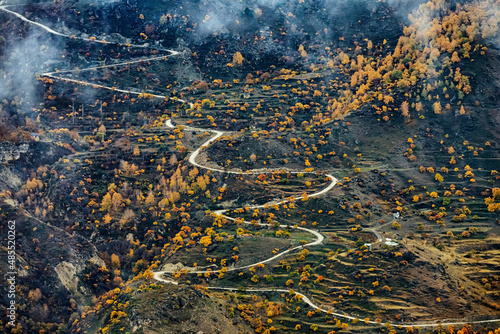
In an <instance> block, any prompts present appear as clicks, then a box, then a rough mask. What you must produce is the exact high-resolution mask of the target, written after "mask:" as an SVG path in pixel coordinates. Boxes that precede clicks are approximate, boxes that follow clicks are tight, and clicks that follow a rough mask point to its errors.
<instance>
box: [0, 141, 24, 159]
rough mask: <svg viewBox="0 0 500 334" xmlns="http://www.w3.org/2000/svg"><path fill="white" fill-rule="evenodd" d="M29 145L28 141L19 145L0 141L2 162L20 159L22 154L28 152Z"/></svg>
mask: <svg viewBox="0 0 500 334" xmlns="http://www.w3.org/2000/svg"><path fill="white" fill-rule="evenodd" d="M29 147H30V146H29V144H28V143H21V144H19V145H16V144H13V143H11V142H2V143H0V163H4V162H9V161H15V160H18V159H19V158H20V157H21V154H23V153H26V152H28V149H29Z"/></svg>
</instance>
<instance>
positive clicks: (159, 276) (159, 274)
mask: <svg viewBox="0 0 500 334" xmlns="http://www.w3.org/2000/svg"><path fill="white" fill-rule="evenodd" d="M0 10H2V11H4V12H7V13H10V14H12V15H15V16H16V17H17V18H19V19H21V20H23V21H25V22H28V23H30V24H33V25H35V26H38V27H40V28H42V29H44V30H46V31H47V32H49V33H51V34H54V35H57V36H61V37H66V38H77V39H80V40H83V41H85V42H93V43H96V42H97V43H99V42H101V43H108V44H114V45H121V44H119V43H112V42H106V41H96V40H92V39H90V38H81V37H75V36H70V35H67V34H64V33H61V32H58V31H55V30H53V29H52V28H50V27H47V26H45V25H43V24H41V23H39V22H35V21H32V20H29V19H28V18H26V17H25V16H23V15H21V14H19V13H17V12H14V11H11V10H9V9H7V8H6V6H0ZM130 47H137V48H147V47H150V46H149V45H147V44H144V45H130ZM158 50H161V49H158ZM163 51H168V52H170V53H171V55H178V54H179V52H177V51H174V50H168V49H166V50H163ZM163 57H164V56H161V57H158V56H155V57H151V58H147V59H140V60H135V61H130V62H122V63H115V64H109V65H104V66H100V68H106V67H115V66H124V65H128V64H132V63H136V62H141V61H148V60H159V59H161V58H163ZM95 68H96V67H95V66H94V67H91V68H90V67H89V68H87V69H75V70H67V71H60V72H47V73H42V74H40V76H44V77H51V78H54V79H58V80H66V81H68V82H74V83H77V84H81V85H91V86H93V87H96V88H101V89H108V90H113V91H117V92H122V93H128V94H135V95H139V94H142V92H136V91H128V90H124V89H118V88H115V87H108V86H104V85H96V84H93V83H90V82H85V81H78V80H74V79H70V78H64V77H61V76H59V75H56V74H64V73H72V72H76V71H86V70H91V69H95ZM153 96H154V97H156V98H161V99H166V98H167V97H166V96H163V95H153ZM170 99H172V98H170ZM177 101H179V102H182V103H187V101H185V100H181V99H178V100H177ZM167 126H169V127H174V125H173V124H172V121H171V120H169V121H168V122H167ZM184 128H187V129H192V130H198V131H210V132H212V133H214V136H213V137H211V138H210V139H209V140H207V141H206V142H205V143H203V145H201V146H200V147H199V148H198V149H196V150H195V151H194V152H192V153H191V155H190V157H189V162H190V163H191V164H193V165H195V166H197V167H200V168H205V169H207V170H211V171H214V172H220V173H230V174H243V171H231V170H228V171H226V170H222V169H219V168H214V167H208V166H203V165H201V164H199V163H197V162H196V158H197V156H198V154H199V152H200V150H201V149H202V148H203V147H206V146H209V145H211V144H212V143H214V142H215V141H216V140H217V139H218V138H220V137H221V136H223V135H224V134H225V132H221V131H216V130H207V129H196V128H190V127H184ZM261 172H272V171H271V170H253V171H250V172H249V173H250V174H254V173H261ZM289 172H290V173H295V174H296V173H299V172H293V171H289ZM247 173H248V172H247ZM325 176H326V177H327V178H329V179H330V180H331V182H330V184H329V185H328V186H327V187H325V188H324V189H322V190H320V191H318V192H316V193H314V194H311V195H309V196H310V197H315V196H320V195H323V194H325V193H327V192H328V191H330V190H331V189H332V188H333V187H334V186H335V185H336V183H337V179H336V178H335V177H333V176H332V175H330V174H326V175H325ZM301 198H303V197H299V198H297V199H301ZM286 202H287V200H284V201H278V202H270V203H268V204H275V203H276V204H278V203H286ZM264 206H265V204H264V205H255V206H251V208H260V207H264ZM223 212H225V210H218V211H215V213H216V214H219V215H222V216H224V217H225V218H226V219H230V220H235V218H232V217H229V216H226V215H224V214H223ZM244 223H245V224H251V223H250V222H247V221H245V222H244ZM259 225H262V226H269V225H268V224H259ZM281 226H282V227H287V226H286V225H281ZM296 229H298V230H302V231H305V232H308V233H311V234H312V235H314V236H315V237H316V240H315V241H313V242H310V243H307V244H305V245H300V246H295V247H293V248H290V249H288V250H286V251H283V252H281V253H279V254H276V255H275V256H273V257H270V258H268V259H266V260H264V261H261V262H257V263H255V264H252V265H248V266H244V267H239V268H233V269H229V270H228V271H232V270H241V269H244V268H249V267H252V266H255V265H257V264H259V263H267V262H270V261H273V260H275V259H277V258H279V257H282V256H283V255H285V254H288V253H290V252H292V251H294V250H297V249H301V248H304V247H307V246H315V245H319V244H321V243H322V242H323V240H324V237H323V235H321V234H320V233H319V232H317V231H315V230H312V229H308V228H304V227H296ZM368 230H369V231H371V232H373V233H374V234H375V235H376V236H377V239H378V241H379V242H381V241H382V240H383V237H382V236H381V235H380V233H378V232H377V231H376V229H374V228H371V229H368ZM206 272H208V271H204V270H201V271H196V270H194V271H190V273H193V274H194V273H206ZM165 273H170V272H167V271H158V272H155V273H154V279H156V280H157V281H160V282H163V283H168V284H175V285H178V284H179V283H178V282H176V281H173V280H169V279H166V278H164V277H163V276H164V274H165ZM207 289H210V290H225V291H239V289H236V288H228V287H217V286H210V287H207ZM245 291H247V292H282V293H288V292H289V290H285V289H279V288H258V289H246V290H245ZM296 294H297V295H299V296H301V297H302V301H303V302H304V303H306V304H307V305H309V306H311V307H312V308H314V309H320V310H321V312H323V313H328V312H329V311H330V314H332V315H334V316H337V317H340V318H344V319H348V320H353V319H356V317H354V316H351V315H347V314H345V313H338V312H332V311H331V310H326V309H324V308H321V307H319V306H318V305H316V304H314V303H313V302H312V301H311V300H310V299H309V298H308V297H307V296H306V295H304V294H302V293H298V292H296ZM497 322H500V319H489V320H476V321H463V320H441V321H434V322H428V323H405V324H400V323H390V324H391V325H392V326H394V327H402V328H408V327H435V326H437V325H443V326H447V325H462V324H486V323H497ZM366 323H368V324H374V325H377V324H381V323H383V322H381V323H379V322H375V321H366ZM384 324H387V323H384Z"/></svg>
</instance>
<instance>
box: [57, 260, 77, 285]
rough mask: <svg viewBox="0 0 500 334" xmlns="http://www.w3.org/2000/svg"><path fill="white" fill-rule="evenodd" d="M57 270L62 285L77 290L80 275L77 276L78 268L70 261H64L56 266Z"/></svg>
mask: <svg viewBox="0 0 500 334" xmlns="http://www.w3.org/2000/svg"><path fill="white" fill-rule="evenodd" d="M55 271H56V273H57V276H58V277H59V280H60V281H61V283H62V285H64V286H65V287H66V289H68V290H71V291H76V288H77V286H78V277H77V276H76V268H75V266H74V265H73V264H71V263H70V262H66V261H63V262H61V263H59V264H58V265H57V266H56V267H55Z"/></svg>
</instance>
